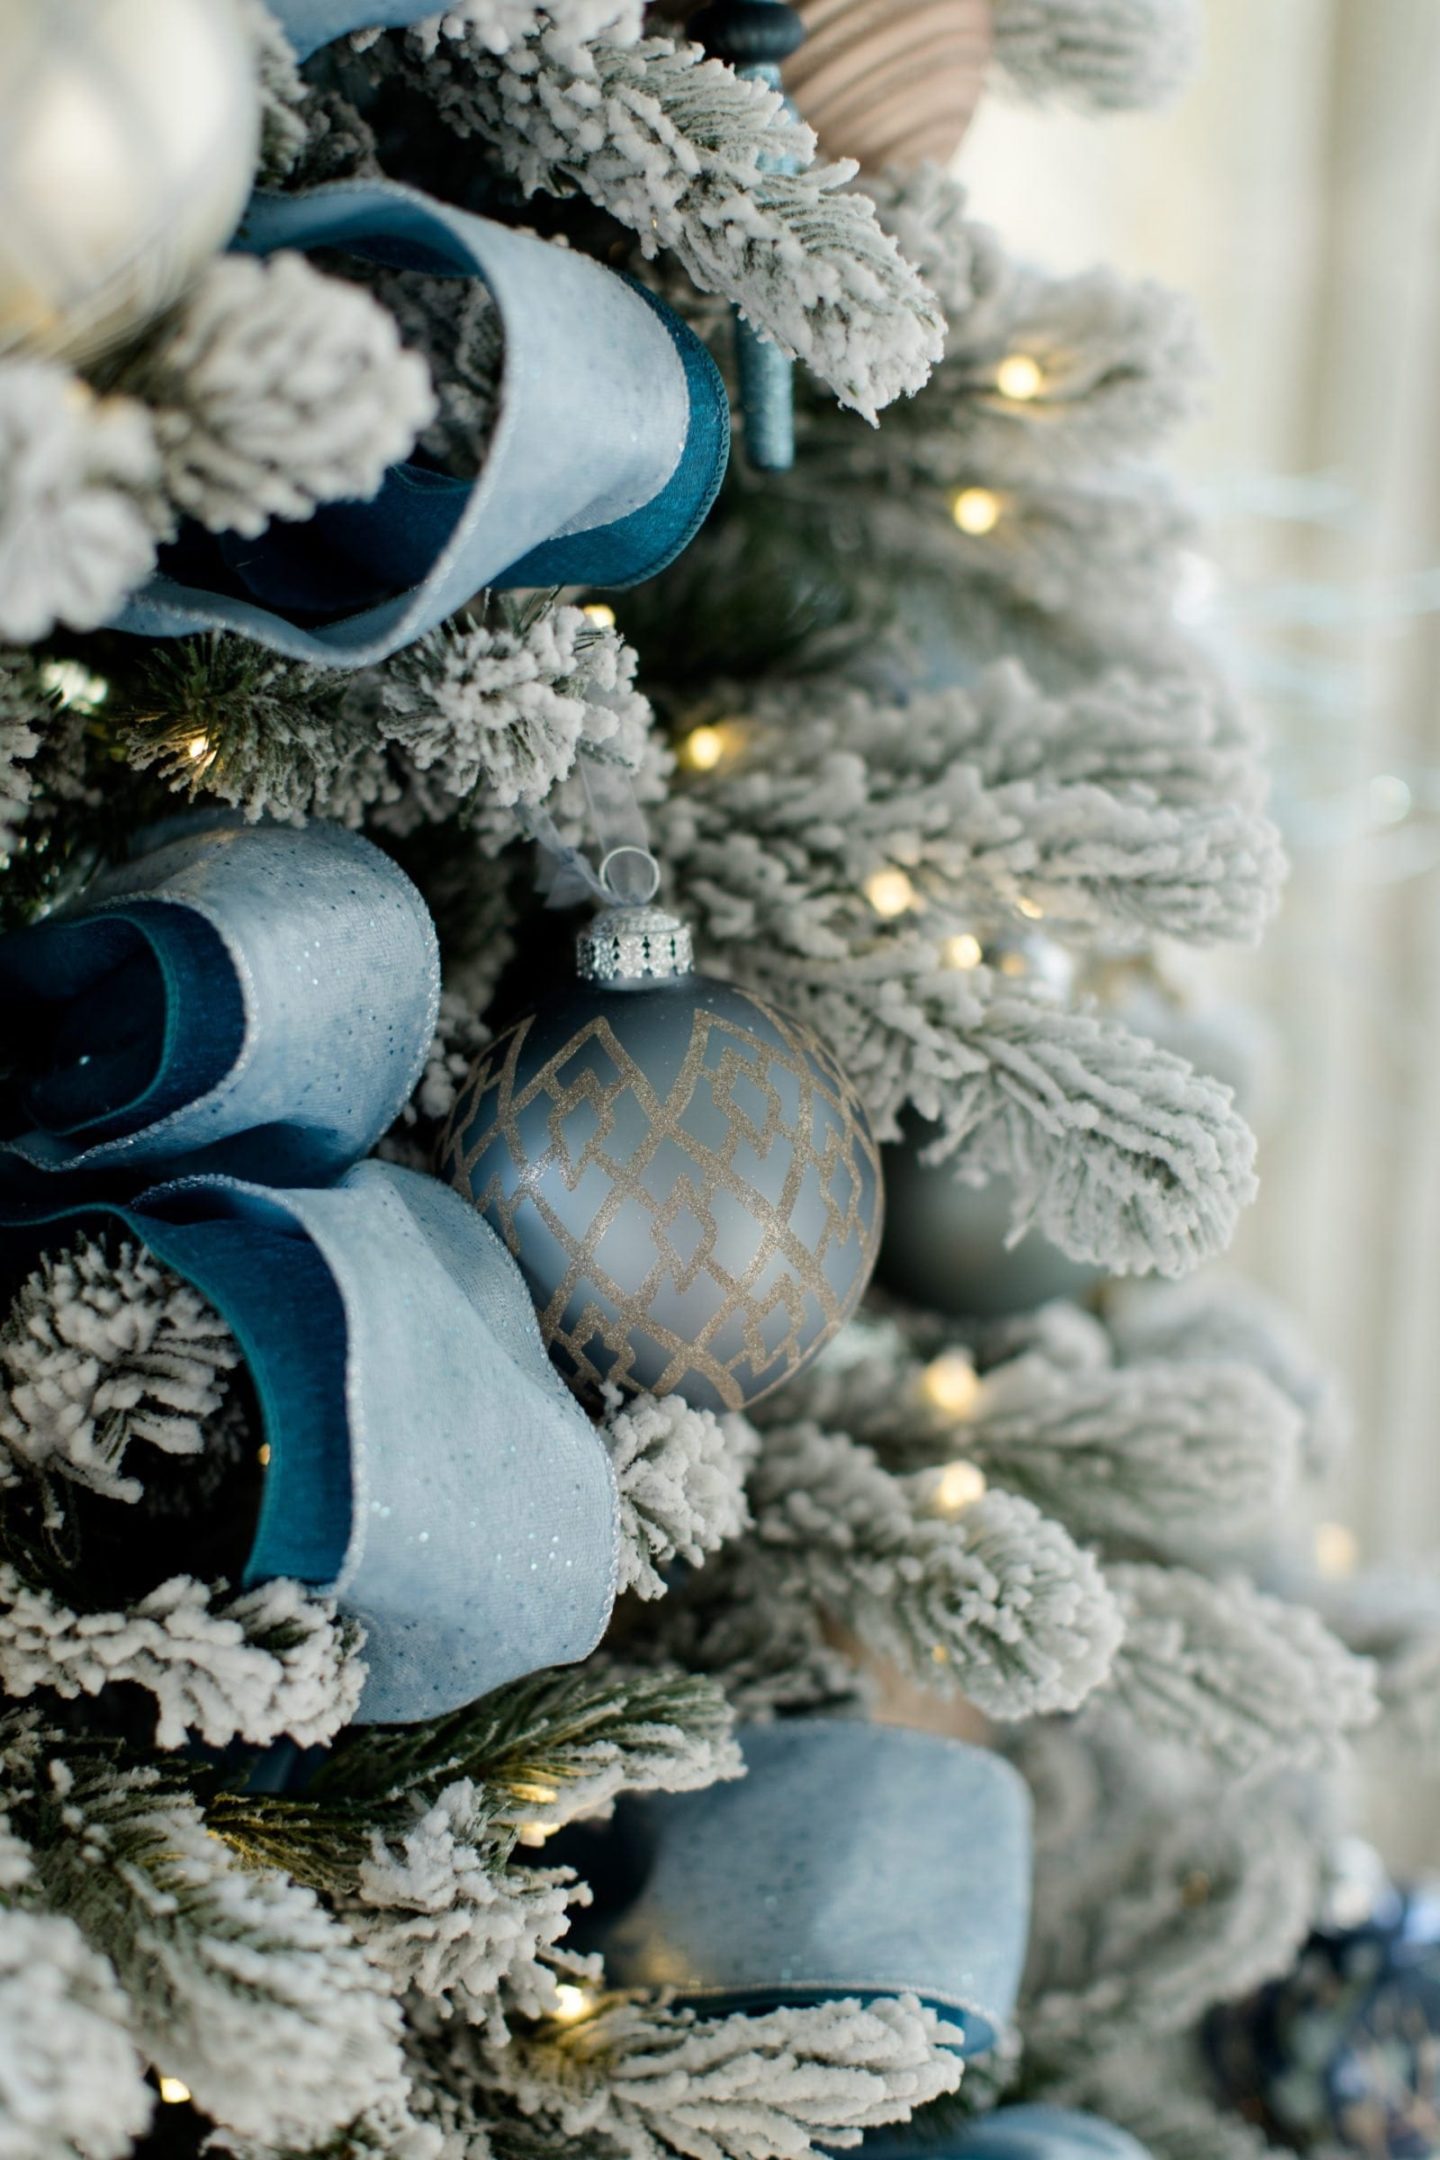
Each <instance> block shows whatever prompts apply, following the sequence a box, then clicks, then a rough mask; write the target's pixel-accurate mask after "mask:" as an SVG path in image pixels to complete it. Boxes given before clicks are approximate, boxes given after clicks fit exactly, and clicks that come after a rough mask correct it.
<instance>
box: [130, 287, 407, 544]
mask: <svg viewBox="0 0 1440 2160" xmlns="http://www.w3.org/2000/svg"><path fill="white" fill-rule="evenodd" d="M127 379H128V382H129V385H130V387H131V388H132V389H134V390H135V391H136V393H137V394H138V395H140V396H142V397H144V398H145V400H146V401H147V403H148V404H149V405H151V406H152V407H153V408H154V428H155V439H156V442H157V444H158V446H159V451H160V456H161V460H162V463H163V467H164V484H165V489H166V492H167V494H168V495H169V497H170V499H171V501H172V502H173V503H174V504H175V505H176V507H177V509H179V510H182V511H184V512H185V513H186V514H187V515H189V516H190V517H193V518H196V519H198V520H199V522H200V523H201V524H202V525H204V526H205V527H207V529H208V530H209V531H211V532H236V533H240V534H242V535H243V536H244V537H246V538H247V539H253V538H254V537H255V536H256V535H257V534H258V533H261V532H263V531H264V529H265V527H266V525H268V524H269V522H270V520H271V519H272V518H287V519H292V520H293V519H299V518H308V517H310V516H312V515H313V514H314V512H315V510H316V509H317V508H318V507H319V505H320V504H321V503H325V502H335V501H339V500H368V499H369V497H371V496H373V495H374V494H375V492H376V491H377V489H378V488H379V486H380V483H381V481H382V480H383V478H384V476H385V470H386V467H387V466H389V465H392V464H394V463H395V462H396V461H397V460H398V459H400V458H402V457H404V455H405V453H406V452H407V451H408V450H409V449H410V447H411V445H412V444H413V442H414V440H415V437H416V436H417V434H419V432H420V430H421V429H422V428H424V427H426V426H427V425H428V424H429V422H430V420H431V419H432V418H433V417H434V413H435V394H434V391H433V390H432V388H431V385H430V375H429V370H428V369H427V367H426V365H425V363H424V361H423V360H422V359H421V358H420V356H419V355H418V354H416V353H412V352H408V351H407V350H406V349H405V347H404V346H402V344H401V343H400V337H399V332H398V331H397V329H396V326H395V319H394V317H393V316H392V315H390V314H389V313H387V311H386V310H385V309H384V308H383V307H381V306H380V304H379V303H378V301H376V300H374V299H372V298H371V296H370V295H369V294H368V293H366V292H364V291H363V290H361V288H360V287H359V286H356V285H352V284H349V283H347V282H346V281H345V280H343V279H340V278H332V277H327V276H325V275H324V274H323V273H322V272H320V271H318V270H316V269H314V268H313V267H312V266H311V265H310V263H308V262H307V261H306V260H305V258H304V257H303V256H301V255H292V254H288V253H286V254H279V255H271V256H268V257H266V258H265V259H264V260H261V259H259V258H258V257H256V256H253V255H224V256H221V257H219V258H218V259H217V260H216V261H215V262H213V263H212V264H211V265H210V266H209V268H208V269H207V270H206V272H205V274H204V276H203V277H202V278H201V280H200V282H199V283H198V284H197V285H196V287H195V289H194V290H193V292H192V293H191V294H190V296H189V298H188V299H187V300H186V302H185V304H184V307H183V308H182V310H181V312H180V315H179V317H178V318H177V320H176V322H175V325H174V327H173V328H172V329H171V330H170V331H169V333H168V335H166V336H165V337H164V338H163V339H162V340H161V341H160V342H159V343H158V344H157V345H156V346H155V347H154V348H152V349H151V350H149V351H148V352H147V353H146V354H145V355H144V357H143V359H142V360H141V361H139V362H137V363H136V365H135V366H134V368H133V369H132V371H131V373H130V375H129V377H128V378H127Z"/></svg>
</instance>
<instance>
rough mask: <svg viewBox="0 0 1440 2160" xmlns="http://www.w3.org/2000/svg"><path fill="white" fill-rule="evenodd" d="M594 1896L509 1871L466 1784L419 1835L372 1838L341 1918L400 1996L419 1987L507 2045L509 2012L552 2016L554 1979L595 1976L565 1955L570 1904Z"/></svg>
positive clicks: (565, 1879)
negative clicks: (563, 1945)
mask: <svg viewBox="0 0 1440 2160" xmlns="http://www.w3.org/2000/svg"><path fill="white" fill-rule="evenodd" d="M588 1896H589V1893H588V1891H586V1890H585V1889H584V1886H583V1885H579V1886H577V1885H576V1879H575V1876H574V1873H573V1871H572V1870H571V1869H569V1868H541V1867H507V1866H506V1865H505V1862H504V1854H503V1851H501V1850H500V1849H499V1848H498V1847H497V1846H496V1844H495V1843H494V1840H493V1824H492V1822H490V1821H489V1820H487V1809H486V1800H485V1795H484V1793H483V1790H482V1789H481V1788H478V1787H477V1786H476V1785H474V1784H473V1783H472V1782H471V1781H470V1780H469V1779H459V1780H457V1781H456V1783H454V1784H453V1785H447V1786H446V1787H445V1789H444V1790H443V1791H442V1792H441V1794H440V1796H439V1798H438V1799H437V1800H436V1801H435V1803H434V1805H433V1806H432V1807H430V1808H428V1809H427V1810H426V1811H425V1812H424V1814H422V1815H421V1816H420V1817H419V1818H418V1820H417V1821H416V1822H415V1823H414V1825H413V1827H411V1828H408V1829H406V1830H404V1831H403V1832H400V1833H398V1834H396V1835H394V1836H392V1837H389V1838H387V1837H386V1836H384V1835H383V1834H382V1833H381V1832H379V1831H377V1832H375V1833H374V1835H373V1837H372V1841H371V1850H370V1853H369V1855H368V1856H367V1858H366V1859H365V1860H364V1861H362V1863H361V1865H360V1869H359V1873H358V1878H357V1882H356V1887H355V1894H354V1896H353V1898H351V1899H349V1900H347V1902H346V1904H345V1906H344V1908H343V1909H344V1912H345V1917H346V1918H347V1920H348V1922H349V1924H350V1927H351V1928H352V1930H353V1931H354V1933H355V1935H356V1936H357V1938H358V1940H359V1941H360V1942H362V1943H363V1944H364V1946H365V1949H366V1951H367V1952H368V1954H369V1955H370V1957H371V1958H372V1959H373V1960H374V1962H375V1963H376V1964H377V1965H379V1966H381V1967H382V1968H383V1970H384V1971H385V1972H387V1973H388V1974H389V1975H390V1976H391V1978H392V1980H393V1981H394V1983H395V1985H396V1987H397V1989H398V1990H399V1991H401V1992H403V1991H404V1990H405V1989H407V1988H418V1989H419V1991H420V1993H421V1994H422V1995H423V1996H424V1997H425V1998H426V2000H427V2001H428V2002H432V2003H440V2004H444V2005H446V2006H447V2007H450V2008H453V2009H454V2010H455V2011H456V2012H458V2014H459V2015H460V2016H462V2017H464V2018H465V2019H467V2020H468V2021H469V2022H470V2023H472V2024H479V2025H483V2026H485V2027H486V2028H487V2029H488V2031H489V2033H490V2036H491V2038H492V2039H494V2040H495V2041H496V2042H497V2044H500V2045H503V2043H504V2040H505V2038H506V2024H505V2013H506V2012H507V2011H509V2012H511V2013H513V2014H515V2015H518V2016H520V2017H526V2018H537V2017H543V2016H545V2015H546V2014H547V2013H548V2012H550V2011H552V2010H554V2009H555V2007H556V2004H557V1997H556V1993H555V1987H556V1980H557V1971H558V1973H562V1974H572V1975H578V1976H580V1977H583V1978H586V1979H593V1978H595V1977H596V1968H595V1966H594V1963H593V1961H587V1960H584V1959H578V1958H576V1957H574V1956H573V1955H572V1956H569V1957H567V1956H566V1955H565V1953H564V1952H563V1951H562V1950H558V1949H557V1945H558V1944H559V1943H560V1940H561V1938H562V1937H563V1936H564V1935H565V1934H566V1932H567V1931H568V1929H569V1926H570V1905H571V1903H572V1901H574V1902H585V1901H587V1900H588ZM502 1990H503V2006H502V2000H501V1997H502Z"/></svg>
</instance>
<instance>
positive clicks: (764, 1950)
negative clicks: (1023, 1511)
mask: <svg viewBox="0 0 1440 2160" xmlns="http://www.w3.org/2000/svg"><path fill="white" fill-rule="evenodd" d="M742 1746H743V1750H744V1755H745V1766H746V1775H745V1777H744V1778H743V1779H742V1780H740V1781H739V1782H737V1783H733V1784H721V1785H712V1786H710V1787H708V1788H707V1789H706V1790H705V1791H703V1792H696V1793H681V1794H675V1795H664V1796H649V1795H647V1796H644V1797H639V1798H634V1797H632V1798H629V1799H626V1800H624V1801H622V1802H621V1804H620V1807H619V1809H618V1810H617V1814H616V1819H615V1823H614V1826H613V1828H612V1830H611V1831H610V1832H609V1833H608V1834H607V1838H606V1843H605V1845H604V1847H603V1848H602V1854H601V1858H600V1861H599V1865H598V1867H597V1865H596V1863H595V1861H594V1860H593V1859H589V1858H587V1859H586V1860H584V1861H583V1862H582V1863H581V1864H582V1872H584V1873H585V1874H586V1876H587V1879H588V1880H589V1881H591V1882H592V1883H593V1884H594V1886H595V1889H596V1905H595V1908H594V1910H593V1912H592V1913H590V1914H589V1915H577V1919H576V1924H575V1931H574V1932H575V1940H576V1943H577V1946H578V1947H580V1948H582V1949H586V1950H599V1951H601V1952H602V1953H603V1956H604V1960H605V1977H606V1982H607V1984H608V1985H609V1986H611V1987H615V1988H621V1989H630V1988H636V1989H651V1988H665V1989H673V1990H674V1991H675V1992H676V1994H677V1995H679V1996H680V1997H681V1998H682V1999H684V2000H687V2001H692V2002H709V2003H711V2004H715V2003H725V2004H728V2005H730V2006H732V2007H736V2008H744V2007H758V2006H762V2005H774V2004H776V2003H784V2002H805V2001H817V2000H825V1999H833V1998H836V1997H840V1996H847V1995H860V1996H868V1997H874V1996H878V1995H900V1994H914V1995H918V1996H919V1997H920V1998H921V1999H922V2001H924V2002H927V2003H929V2004H931V2005H932V2006H933V2007H934V2008H936V2009H938V2010H941V2011H944V2012H946V2013H947V2014H948V2015H949V2016H950V2017H951V2018H952V2020H953V2021H954V2022H956V2023H958V2024H959V2025H960V2026H961V2028H962V2030H963V2035H964V2038H963V2044H962V2052H964V2053H965V2054H977V2053H981V2052H983V2051H984V2050H985V2049H987V2048H989V2047H991V2046H993V2045H994V2043H995V2041H996V2039H997V2038H998V2036H999V2034H1000V2032H1001V2031H1002V2029H1003V2028H1004V2026H1005V2025H1006V2024H1007V2023H1008V2021H1009V2019H1010V2016H1011V2014H1012V2012H1013V2010H1014V2007H1015V1996H1016V1991H1017V1989H1018V1987H1019V1984H1020V1972H1021V1966H1022V1964H1023V1962H1024V1956H1025V1942H1026V1935H1027V1931H1028V1927H1029V1913H1030V1800H1029V1793H1028V1791H1027V1789H1026V1786H1025V1783H1024V1781H1023V1779H1022V1778H1020V1777H1019V1776H1018V1774H1017V1773H1016V1772H1015V1771H1014V1770H1013V1769H1012V1768H1011V1767H1010V1765H1009V1764H1008V1763H1006V1762H1004V1761H1002V1760H1001V1758H1000V1757H999V1756H998V1755H992V1754H988V1753H987V1752H985V1750H983V1749H981V1748H974V1747H968V1746H965V1745H964V1744H963V1743H961V1742H960V1741H958V1740H947V1739H943V1738H940V1737H939V1736H937V1735H936V1734H933V1733H921V1732H911V1731H907V1730H903V1729H901V1728H899V1727H897V1726H884V1725H868V1724H863V1723H860V1722H858V1721H855V1722H852V1721H850V1720H840V1719H833V1720H832V1719H823V1718H796V1719H793V1720H790V1721H786V1722H781V1723H777V1724H774V1725H762V1726H752V1727H751V1728H750V1729H749V1730H748V1731H746V1732H745V1733H744V1734H743V1735H742Z"/></svg>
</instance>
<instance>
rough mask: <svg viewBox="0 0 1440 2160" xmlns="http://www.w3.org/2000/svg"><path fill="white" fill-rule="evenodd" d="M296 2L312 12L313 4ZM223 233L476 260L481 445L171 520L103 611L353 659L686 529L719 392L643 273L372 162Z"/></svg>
mask: <svg viewBox="0 0 1440 2160" xmlns="http://www.w3.org/2000/svg"><path fill="white" fill-rule="evenodd" d="M302 19H308V20H310V21H311V22H312V26H314V27H319V26H321V25H322V24H323V23H324V22H325V21H327V20H329V19H330V11H329V10H328V9H326V8H324V7H323V6H322V7H321V8H320V10H319V12H318V14H316V13H314V12H313V11H311V10H308V9H306V10H304V11H303V16H302ZM340 27H344V25H340ZM237 245H238V246H240V247H242V248H245V249H248V250H249V251H250V252H252V253H255V254H260V255H268V254H271V253H273V252H274V251H275V250H276V249H277V248H300V249H310V248H321V247H331V248H341V249H346V250H349V251H350V252H352V253H355V254H360V255H365V256H369V257H371V258H372V259H374V260H377V261H381V262H385V263H390V264H393V265H395V266H397V267H399V268H402V269H406V268H409V269H422V270H424V271H426V272H427V273H428V274H430V275H438V276H453V277H480V278H483V279H484V280H485V282H486V284H487V285H488V286H489V288H490V290H491V292H492V293H493V294H494V296H495V301H496V304H497V307H498V309H499V313H500V318H501V322H502V325H503V329H504V339H505V350H504V360H503V364H502V366H503V372H502V377H501V391H500V400H499V410H498V418H497V420H496V423H495V429H494V433H493V435H492V437H491V440H490V443H489V446H488V449H487V451H486V455H485V462H484V465H483V466H482V468H481V470H480V472H479V473H478V475H477V476H476V478H475V479H474V480H473V481H465V480H456V479H452V478H450V477H448V476H447V475H445V474H443V473H440V472H437V471H435V470H434V469H433V468H432V467H430V466H428V465H426V464H425V463H423V462H421V461H419V460H413V461H410V462H407V463H404V464H400V465H394V466H392V467H391V468H390V470H389V472H388V473H387V475H386V477H385V480H384V482H383V483H382V485H381V488H380V491H379V493H378V494H377V495H376V496H375V498H374V499H373V501H370V502H349V503H332V504H328V505H326V506H324V507H323V508H321V509H320V510H318V511H317V512H316V514H315V515H314V516H313V517H312V518H310V519H308V520H307V521H305V522H304V523H301V524H289V523H286V522H283V521H277V522H275V523H273V524H271V525H270V526H269V527H268V528H267V529H266V531H265V532H263V533H262V534H261V535H260V536H259V538H258V539H255V540H241V539H239V538H238V537H235V536H227V537H226V538H224V539H222V540H221V541H219V542H216V541H215V540H213V539H212V538H211V537H210V536H209V535H207V534H205V533H203V532H201V531H199V529H198V528H196V527H192V526H187V527H186V528H184V530H183V531H182V534H181V537H180V539H179V540H178V541H176V542H175V543H174V545H173V546H171V547H169V548H167V549H166V550H165V551H164V552H163V554H162V558H161V560H162V570H161V572H160V573H159V574H157V575H156V576H154V577H152V578H151V579H150V580H149V581H148V583H147V584H145V585H144V586H142V587H141V589H140V591H139V592H138V593H137V594H136V595H135V596H134V597H133V598H132V600H131V601H130V602H129V603H128V605H127V606H126V608H125V610H124V612H123V613H122V614H121V615H120V617H119V618H118V622H117V627H118V628H120V629H122V630H129V631H134V632H136V633H138V634H139V635H141V636H145V637H178V636H182V635H185V634H187V633H189V632H192V631H197V630H211V629H228V630H235V631H239V632H241V633H242V634H243V635H245V636H247V637H252V638H255V639H257V640H258V641H259V642H260V643H261V644H262V645H268V646H271V647H272V648H274V649H275V650H276V651H278V652H283V653H288V654H290V655H291V656H292V657H293V658H295V659H300V660H309V661H313V662H317V663H319V664H322V665H324V664H328V665H330V666H336V667H348V668H354V667H361V666H368V665H370V664H372V663H373V662H375V661H377V660H381V659H383V658H384V657H385V656H386V655H387V654H388V653H392V652H394V651H396V650H397V649H398V648H399V647H400V646H402V645H407V644H409V643H411V642H412V641H413V640H414V639H415V638H417V637H419V636H421V635H422V633H423V632H425V631H426V630H430V629H433V628H434V627H435V625H436V624H438V623H440V622H443V621H444V620H445V618H446V617H447V616H449V615H452V614H454V612H455V611H456V609H457V608H460V607H462V606H464V605H465V604H466V602H468V601H469V600H471V599H472V598H473V597H474V596H475V594H476V593H478V592H479V591H481V590H482V589H483V588H485V587H492V586H526V587H543V586H551V585H579V584H583V585H602V586H624V585H633V584H638V583H639V582H640V581H641V580H642V579H643V578H647V577H652V576H654V575H655V573H656V572H657V571H659V570H662V569H664V567H665V565H666V564H667V563H669V562H670V561H672V560H673V558H674V557H675V556H676V555H678V554H679V553H680V551H681V549H682V548H684V547H685V546H686V545H687V544H688V543H689V541H690V540H691V539H692V538H693V537H694V535H695V533H696V531H697V530H698V529H699V526H700V524H701V522H702V521H703V519H704V517H705V515H706V513H707V512H708V510H709V508H710V506H711V504H712V502H713V501H714V499H715V495H716V492H717V490H718V488H719V485H720V482H721V479H722V478H723V476H724V471H725V462H726V458H727V456H728V454H729V430H730V414H729V405H728V401H727V399H726V395H725V388H724V384H723V383H722V381H721V379H720V375H719V371H718V370H717V368H716V366H715V363H714V361H713V360H712V359H711V358H710V356H709V354H708V353H707V352H706V351H705V348H704V347H703V345H701V343H700V341H699V340H698V338H696V336H695V335H694V333H693V332H692V331H691V330H690V329H688V328H687V326H686V325H685V324H684V323H682V322H681V320H680V318H679V317H678V316H677V315H675V314H674V313H673V312H672V311H671V310H670V309H669V308H667V307H665V306H664V305H663V304H662V303H661V302H660V301H658V300H657V299H655V298H654V297H653V296H652V295H651V294H649V293H647V292H645V291H644V290H643V289H642V288H640V287H638V286H635V285H632V284H630V283H629V282H627V280H625V279H623V278H620V277H617V276H616V275H615V274H614V273H613V272H612V271H609V270H606V269H605V268H603V267H602V265H600V264H599V263H597V262H593V261H592V260H591V259H590V258H589V257H588V256H586V255H584V254H582V253H581V252H580V251H579V250H576V249H568V248H559V247H552V246H550V245H548V244H547V243H546V242H545V241H542V240H537V239H535V238H534V237H533V236H531V235H529V234H526V233H521V232H514V231H511V230H510V229H509V228H508V227H507V226H504V225H497V224H494V223H492V222H491V221H490V220H488V219H485V218H479V217H474V216H472V215H471V214H470V213H468V212H467V211H464V210H457V209H455V208H454V207H453V206H452V205H450V204H447V203H440V202H434V201H432V200H430V199H429V198H428V197H427V196H424V195H421V194H418V193H416V192H415V191H414V190H413V189H410V188H404V187H400V186H397V185H395V184H393V183H391V182H388V181H379V180H357V181H342V182H340V183H338V184H336V185H335V186H331V187H323V188H316V189H313V190H311V191H310V192H308V193H304V194H298V195H284V196H269V195H257V196H256V197H255V198H254V200H253V202H252V203H251V206H250V209H249V211H248V213H247V215H246V219H245V223H244V226H243V228H242V231H241V235H240V238H239V241H238V242H237Z"/></svg>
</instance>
